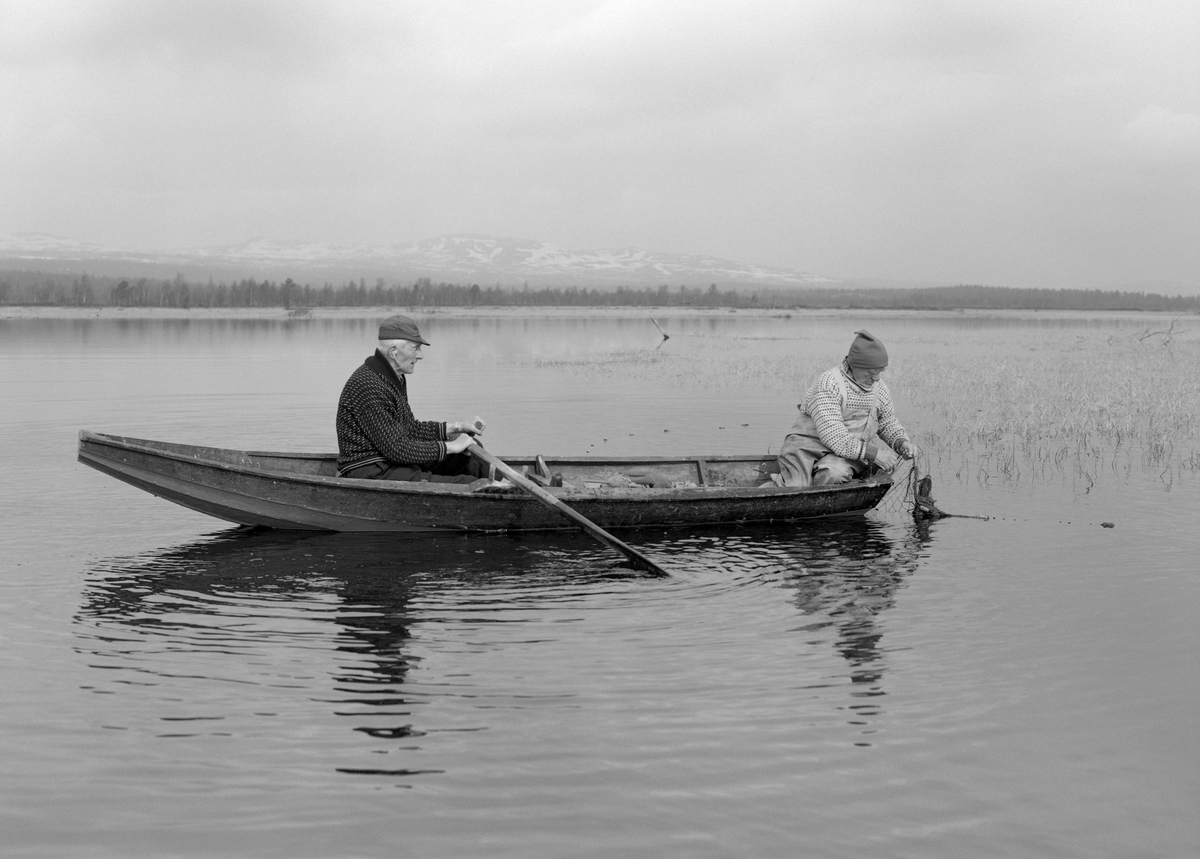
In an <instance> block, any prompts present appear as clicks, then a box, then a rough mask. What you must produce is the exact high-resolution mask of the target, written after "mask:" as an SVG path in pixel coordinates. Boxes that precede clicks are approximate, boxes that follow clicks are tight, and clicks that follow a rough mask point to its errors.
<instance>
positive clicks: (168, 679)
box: [75, 530, 593, 775]
mask: <svg viewBox="0 0 1200 859" xmlns="http://www.w3.org/2000/svg"><path fill="white" fill-rule="evenodd" d="M560 542H561V543H562V545H564V546H567V545H569V548H568V549H567V550H566V551H565V552H564V553H563V555H564V557H571V558H577V557H578V556H579V553H580V549H579V545H578V544H582V545H583V546H584V547H585V548H586V549H587V550H593V549H592V543H591V542H590V540H589V539H588V538H586V537H576V536H573V535H563V536H561V537H560V536H555V537H539V539H538V540H537V541H536V543H535V544H534V545H532V546H531V545H526V544H524V543H522V541H520V540H518V539H512V538H508V537H502V536H499V537H495V538H488V537H482V536H479V535H473V536H465V535H451V536H447V537H442V536H439V537H430V536H428V535H422V536H420V537H418V538H412V537H405V536H394V535H362V534H359V535H354V534H288V533H284V532H271V531H263V532H254V531H248V530H237V531H228V532H224V533H222V534H218V535H215V536H213V537H211V538H208V539H204V540H199V541H197V542H195V543H190V544H187V545H183V546H177V547H172V548H169V549H165V550H158V551H153V552H148V553H146V554H144V555H140V556H135V557H131V558H115V559H108V560H104V561H100V562H98V563H97V564H95V566H94V567H93V568H92V569H90V570H88V571H87V573H88V582H87V584H86V586H85V589H84V594H83V604H82V606H81V608H80V610H79V612H78V613H77V615H76V617H75V621H76V624H77V627H78V637H79V640H80V641H82V642H84V644H83V646H82V648H81V649H83V650H84V651H86V652H88V653H89V654H91V655H94V656H96V657H99V658H100V660H101V661H102V662H103V667H104V668H109V669H112V668H115V669H128V670H129V671H130V672H134V673H136V675H137V676H138V677H140V678H144V677H146V676H147V675H155V674H157V675H158V677H159V680H160V681H161V683H162V685H163V686H172V685H178V684H179V682H180V680H179V678H181V677H185V676H188V677H190V678H191V679H190V681H189V682H190V683H200V682H203V681H204V680H205V677H204V676H203V675H200V674H191V673H190V672H193V671H196V670H197V667H196V666H197V665H198V664H199V663H197V662H196V661H194V660H193V661H191V662H190V663H189V664H188V665H187V667H186V668H181V659H187V654H189V653H192V654H214V653H215V654H218V655H219V656H220V657H221V661H222V665H221V667H220V669H219V670H220V672H221V674H222V676H223V677H232V678H234V679H236V680H238V681H240V682H245V683H250V684H258V683H261V681H262V676H263V670H262V666H263V665H264V663H270V664H274V663H277V662H279V660H280V652H281V651H280V649H279V645H282V646H283V648H284V650H283V651H282V652H283V653H284V654H288V653H289V652H291V651H292V650H297V651H309V650H311V649H312V648H313V646H314V642H322V643H325V642H328V641H329V640H330V639H331V638H332V639H333V652H334V653H335V654H336V657H335V666H334V668H333V671H332V686H333V696H332V697H331V696H330V694H329V692H330V688H329V685H328V681H324V682H323V681H321V680H319V679H317V678H314V677H312V676H311V674H310V673H309V670H308V669H307V668H305V669H302V670H301V672H300V674H301V675H305V676H297V677H296V678H295V679H294V683H292V685H291V686H289V688H297V689H300V690H301V694H302V695H304V696H305V700H306V701H320V702H324V705H326V706H327V705H328V704H329V703H332V705H333V708H334V713H335V714H336V715H338V716H344V717H347V718H348V719H349V720H351V721H352V722H353V730H355V731H359V732H362V733H363V734H366V735H367V736H370V737H375V738H378V739H381V740H384V741H391V740H395V739H398V738H413V737H419V736H422V734H421V732H420V731H418V730H416V729H414V728H413V726H412V724H411V723H412V721H413V718H412V717H413V714H414V708H417V707H419V706H421V705H422V704H423V703H424V702H425V698H424V697H423V696H420V695H417V694H414V693H411V692H409V691H407V690H405V689H404V684H405V683H406V681H407V680H408V674H409V670H410V668H411V667H412V665H413V661H414V658H415V657H414V655H413V654H412V652H411V651H412V644H411V639H412V626H413V624H414V620H415V618H414V609H413V605H414V604H416V603H423V605H424V608H423V610H422V609H418V610H417V612H419V613H420V617H421V619H422V620H428V619H429V617H430V611H429V608H430V605H431V604H433V605H444V604H446V603H447V602H449V603H452V602H453V600H452V599H449V600H448V597H450V596H451V595H452V594H453V592H455V591H456V590H462V591H467V592H475V591H477V590H479V589H483V590H485V591H487V592H488V593H489V594H492V595H494V596H495V597H496V598H499V599H502V598H504V594H505V593H508V592H510V591H512V590H520V589H521V588H523V587H536V586H541V587H545V586H547V585H550V586H553V585H555V584H559V583H562V584H577V583H578V582H579V581H580V578H581V577H580V575H579V572H578V566H577V565H576V564H571V565H568V566H565V567H562V569H561V570H559V571H558V572H556V571H555V569H556V568H557V567H560V566H562V565H559V564H557V563H556V562H555V561H554V560H553V558H552V556H553V554H554V549H555V547H556V546H557V545H558V543H560ZM546 553H549V554H546ZM531 555H532V556H531ZM568 570H570V575H568V574H567V571H568ZM433 597H436V599H431V598H433ZM164 641H165V642H167V643H166V644H165V645H164ZM231 659H232V660H233V661H232V662H231V661H230V660H231ZM284 661H285V662H289V661H291V660H289V659H288V658H287V657H286V656H285V659H284ZM299 661H300V662H302V663H303V664H304V665H306V666H307V665H311V664H312V662H311V658H310V657H306V656H303V655H302V656H301V657H300V660H299ZM235 664H236V665H241V666H243V667H245V669H246V673H245V674H244V675H239V674H238V673H237V670H236V668H231V667H229V666H233V665H235ZM251 664H253V666H254V667H250V666H251ZM281 664H282V663H281ZM284 670H290V669H283V668H279V669H271V672H270V673H271V676H272V677H273V678H277V677H278V674H277V673H275V672H276V671H284ZM104 676H105V677H106V678H108V679H109V682H110V683H111V682H116V683H121V682H122V681H121V680H120V679H119V673H118V672H111V671H110V672H105V674H104ZM213 679H216V678H213ZM126 682H128V681H126ZM143 685H144V684H143ZM118 688H122V687H118ZM123 688H125V689H126V690H128V688H129V687H128V686H124V687H123ZM175 700H179V698H176V699H175ZM139 707H140V709H144V704H141V703H139ZM410 748H411V746H410ZM344 771H346V772H355V773H367V774H382V775H412V774H415V772H416V771H414V770H395V769H389V770H383V769H379V770H367V769H346V770H344Z"/></svg>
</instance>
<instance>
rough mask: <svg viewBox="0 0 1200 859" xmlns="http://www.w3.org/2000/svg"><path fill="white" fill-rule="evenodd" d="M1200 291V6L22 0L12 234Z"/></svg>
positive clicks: (16, 42)
mask: <svg viewBox="0 0 1200 859" xmlns="http://www.w3.org/2000/svg"><path fill="white" fill-rule="evenodd" d="M27 232H40V233H48V234H51V235H56V236H61V237H65V238H71V239H77V240H81V241H87V242H94V243H99V244H107V245H116V246H119V247H127V248H136V249H144V250H153V249H166V248H190V247H200V246H207V245H214V244H225V243H235V242H241V241H244V240H247V239H250V238H255V237H267V238H276V239H302V240H318V241H327V242H332V243H337V244H371V245H388V244H394V243H398V242H399V243H408V242H413V241H417V240H420V239H425V238H431V237H434V236H437V235H442V234H445V233H475V234H484V235H494V236H515V237H523V238H533V239H541V240H544V241H549V242H555V243H557V244H561V245H564V246H566V247H569V248H575V249H599V248H614V247H625V246H630V245H633V246H637V247H641V248H646V249H652V250H659V251H671V252H683V253H700V254H711V255H715V256H720V257H726V258H730V259H734V260H738V261H743V262H756V263H764V264H769V265H780V266H786V267H789V268H796V269H800V270H803V271H808V272H814V273H819V274H826V275H832V276H847V277H871V278H896V279H905V280H921V281H934V282H945V283H984V284H991V285H1006V286H1022V287H1024V286H1029V287H1034V286H1041V287H1059V286H1062V287H1083V288H1111V287H1113V286H1119V285H1127V284H1131V283H1147V282H1152V281H1166V282H1170V283H1173V284H1175V285H1176V289H1175V290H1173V291H1186V292H1194V291H1196V289H1197V288H1198V287H1197V284H1198V283H1200V3H1198V2H1196V0H1126V2H1120V0H1063V2H1054V0H1037V2H1019V0H959V2H949V1H948V2H933V0H911V2H909V0H878V1H877V2H875V1H874V0H871V1H869V2H856V0H777V2H776V0H762V2H755V0H736V2H712V0H621V2H599V0H592V2H585V0H524V2H502V0H479V2H457V0H427V2H422V0H416V2H410V0H388V2H300V0H280V2H253V0H194V2H193V0H161V2H117V0H77V2H71V1H70V0H28V2H27V0H0V233H12V234H20V233H27Z"/></svg>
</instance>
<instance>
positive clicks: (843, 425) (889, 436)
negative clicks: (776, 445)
mask: <svg viewBox="0 0 1200 859" xmlns="http://www.w3.org/2000/svg"><path fill="white" fill-rule="evenodd" d="M854 333H855V335H856V336H855V338H854V342H853V343H851V344H850V352H849V353H848V354H847V355H846V358H845V359H844V360H843V361H842V363H841V366H839V367H834V368H832V369H830V370H826V371H825V372H824V373H822V374H821V375H820V376H819V377H818V378H817V380H816V382H814V383H813V385H812V387H810V388H809V389H808V392H807V393H806V394H805V395H804V402H803V403H801V404H800V405H799V406H798V408H799V409H800V416H799V417H797V418H796V422H795V423H794V424H793V425H792V428H791V429H790V430H789V431H788V434H787V436H786V437H785V438H784V440H783V447H782V448H780V451H779V456H778V463H779V474H773V475H771V479H772V480H773V481H775V482H776V483H779V484H782V485H784V486H809V485H814V486H825V485H830V484H835V483H845V482H846V481H848V480H851V479H853V478H855V477H861V476H862V475H863V473H864V472H866V470H867V469H868V468H869V467H870V466H871V465H876V466H878V467H879V468H882V469H884V470H885V471H891V470H892V469H893V468H895V467H896V465H898V464H899V462H900V458H901V457H903V458H904V459H912V458H913V457H914V456H916V453H917V448H916V446H915V445H914V444H913V443H912V442H911V441H910V440H909V438H908V433H907V432H906V431H905V429H904V427H903V426H901V425H900V421H898V420H897V419H896V411H895V409H894V408H893V406H892V394H891V391H889V390H888V387H887V385H886V384H884V383H883V382H882V381H881V380H880V378H879V377H880V375H881V374H882V373H883V371H884V369H885V368H886V367H887V364H888V354H887V349H885V348H884V347H883V343H881V342H880V341H879V340H878V339H876V338H875V337H873V336H872V335H871V334H869V333H868V332H866V331H856V332H854Z"/></svg>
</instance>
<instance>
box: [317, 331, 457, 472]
mask: <svg viewBox="0 0 1200 859" xmlns="http://www.w3.org/2000/svg"><path fill="white" fill-rule="evenodd" d="M446 438H447V435H446V424H445V423H443V422H440V421H419V420H417V419H416V418H415V417H413V413H412V409H411V408H409V405H408V383H407V380H406V379H405V378H404V376H402V375H399V374H397V373H396V372H395V371H393V370H392V367H391V365H390V364H388V362H387V359H386V358H384V357H383V354H382V353H381V352H380V351H379V350H375V354H374V355H372V356H371V357H370V358H368V359H367V360H366V361H364V362H363V363H362V365H361V366H360V367H359V368H358V369H357V370H355V371H354V372H353V373H352V374H351V375H350V378H349V379H348V380H347V381H346V384H345V386H344V387H343V388H342V395H341V397H339V398H338V407H337V440H338V474H342V473H343V472H345V471H348V470H349V469H352V468H357V467H359V466H361V465H369V464H371V463H375V462H387V463H391V464H394V465H408V466H413V467H420V468H428V467H430V466H432V465H434V464H436V463H438V462H440V461H441V460H443V459H445V458H446Z"/></svg>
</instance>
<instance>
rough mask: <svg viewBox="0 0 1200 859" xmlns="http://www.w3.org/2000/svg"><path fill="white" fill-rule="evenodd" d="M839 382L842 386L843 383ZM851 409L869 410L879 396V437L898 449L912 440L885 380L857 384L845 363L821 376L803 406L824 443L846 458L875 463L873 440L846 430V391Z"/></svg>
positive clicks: (809, 391) (802, 408) (805, 397)
mask: <svg viewBox="0 0 1200 859" xmlns="http://www.w3.org/2000/svg"><path fill="white" fill-rule="evenodd" d="M839 379H840V381H841V384H839ZM843 390H845V396H846V399H847V400H848V401H849V405H850V406H851V407H856V408H858V409H860V410H863V411H865V410H866V409H867V408H869V407H870V405H871V399H872V394H874V395H875V397H876V412H875V413H876V417H877V418H878V420H879V429H878V433H879V437H880V438H881V439H883V440H884V441H885V442H887V444H888V445H889V446H890V447H892V448H895V446H896V445H897V444H898V443H899V441H900V440H901V439H907V438H908V432H907V431H906V430H905V429H904V427H902V426H901V425H900V421H899V420H897V418H896V409H895V407H894V406H893V405H892V392H891V391H889V390H888V386H887V385H886V384H885V383H884V382H882V381H876V382H875V384H874V385H872V386H871V387H870V388H863V387H862V386H861V385H859V384H858V383H857V382H855V381H854V377H853V376H851V375H850V371H849V370H848V369H847V367H846V365H845V363H844V362H843V364H842V365H841V366H840V367H834V368H833V369H830V370H826V371H825V372H824V373H822V374H821V375H820V376H818V377H817V381H816V382H814V383H813V386H812V387H811V388H809V389H808V392H807V393H805V395H804V402H803V403H802V404H801V405H800V408H801V410H802V411H804V412H805V413H806V414H807V415H809V416H810V417H811V418H812V419H813V422H814V423H815V424H816V425H817V435H818V436H819V437H820V439H821V442H822V443H823V444H824V445H825V446H826V447H827V448H829V449H830V450H831V451H833V452H834V453H836V454H837V455H838V456H840V457H843V458H844V459H854V460H868V461H869V460H871V459H873V458H874V455H875V451H874V450H873V449H872V448H874V445H873V444H871V443H870V440H869V439H868V440H865V441H864V440H863V439H861V438H859V437H858V436H855V435H851V434H850V432H849V431H848V430H847V429H846V423H845V421H844V420H843V418H842V391H843Z"/></svg>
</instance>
